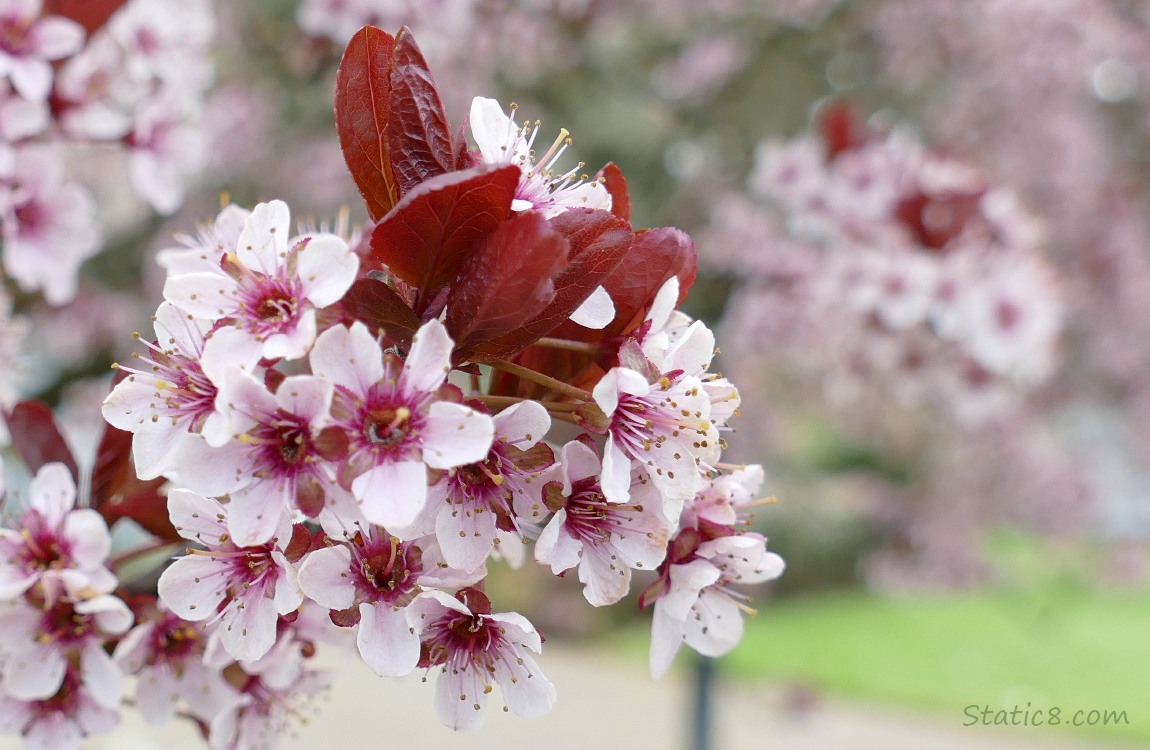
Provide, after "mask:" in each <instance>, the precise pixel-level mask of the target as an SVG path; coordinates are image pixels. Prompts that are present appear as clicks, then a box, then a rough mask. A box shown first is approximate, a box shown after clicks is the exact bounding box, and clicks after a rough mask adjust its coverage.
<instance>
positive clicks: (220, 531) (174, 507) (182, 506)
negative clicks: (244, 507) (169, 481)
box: [168, 489, 228, 547]
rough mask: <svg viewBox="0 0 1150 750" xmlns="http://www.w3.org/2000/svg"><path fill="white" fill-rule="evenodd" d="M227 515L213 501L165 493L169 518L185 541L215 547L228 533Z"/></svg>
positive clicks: (185, 493) (187, 493)
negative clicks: (166, 494)
mask: <svg viewBox="0 0 1150 750" xmlns="http://www.w3.org/2000/svg"><path fill="white" fill-rule="evenodd" d="M226 515H227V511H225V510H224V506H223V505H221V504H220V503H219V502H218V501H216V500H210V499H208V498H206V497H203V496H202V495H197V494H196V493H195V492H191V491H190V490H185V489H174V490H172V491H171V492H169V493H168V518H170V519H171V521H172V525H173V526H175V527H176V531H178V532H179V533H180V536H182V537H183V538H184V539H188V540H190V541H193V542H200V543H201V544H203V545H204V546H207V547H217V546H219V545H220V543H221V541H222V537H223V536H224V534H226V533H227V531H228V527H227V524H226V522H225V520H224V519H225V518H226Z"/></svg>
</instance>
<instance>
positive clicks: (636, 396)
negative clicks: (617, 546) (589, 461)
mask: <svg viewBox="0 0 1150 750" xmlns="http://www.w3.org/2000/svg"><path fill="white" fill-rule="evenodd" d="M594 396H595V403H596V404H597V405H598V406H599V408H600V409H601V410H602V411H603V413H604V414H605V415H607V417H608V419H609V420H610V426H609V428H608V433H607V444H606V446H605V448H604V449H603V479H602V488H603V494H604V495H605V496H606V497H607V499H608V500H611V501H612V502H626V501H627V500H628V499H629V497H630V487H631V462H632V461H635V462H637V463H638V464H640V465H641V466H643V467H644V468H645V469H646V470H647V472H648V473H649V474H650V477H651V481H652V482H653V483H654V485H655V486H656V487H657V488H658V489H659V491H660V492H661V493H663V496H664V498H665V499H666V502H667V503H668V505H669V506H676V505H679V504H681V503H682V502H683V501H684V500H686V499H687V498H690V497H692V496H693V495H694V494H695V492H697V491H698V489H699V488H700V487H701V486H702V477H701V475H700V469H699V466H698V464H699V463H700V462H702V461H704V460H710V459H713V458H715V457H717V456H718V453H719V450H720V443H719V435H718V431H717V430H716V428H715V425H714V424H712V423H711V421H710V414H711V402H710V399H709V398H708V396H707V393H706V392H705V391H704V390H703V383H702V381H701V380H699V378H697V377H694V376H679V375H678V374H677V373H671V374H670V375H668V374H664V375H663V376H662V377H661V378H659V379H658V380H657V381H656V382H655V383H649V382H647V378H645V377H643V375H641V374H639V373H638V372H636V371H634V370H631V369H628V368H625V367H615V368H612V369H611V370H610V371H609V372H608V373H607V374H606V375H605V376H603V378H602V380H600V381H599V383H598V384H597V385H596V386H595V390H594ZM677 512H678V511H677V509H676V510H674V511H671V512H670V515H672V516H673V515H676V514H677Z"/></svg>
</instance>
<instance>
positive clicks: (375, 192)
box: [335, 26, 399, 221]
mask: <svg viewBox="0 0 1150 750" xmlns="http://www.w3.org/2000/svg"><path fill="white" fill-rule="evenodd" d="M394 51H395V37H393V36H392V35H391V34H388V33H387V32H386V31H381V30H380V29H377V28H374V27H372V26H364V27H363V28H362V29H360V30H359V31H357V32H356V33H355V36H353V37H352V38H351V41H350V42H348V44H347V49H346V50H344V53H343V60H342V61H341V62H340V64H339V70H338V71H337V72H336V76H335V127H336V131H337V132H338V134H339V145H340V148H341V149H343V158H344V160H345V161H346V162H347V168H348V169H349V170H350V171H351V176H352V179H353V180H355V185H356V187H358V188H359V192H360V194H361V195H363V200H364V202H365V203H366V204H367V212H368V214H370V215H371V218H372V219H373V220H375V221H379V220H380V219H382V218H383V217H384V215H386V214H387V212H388V211H390V210H391V208H392V206H394V205H395V203H396V201H398V200H399V185H398V183H397V182H396V179H395V175H394V174H393V173H392V167H391V156H390V154H389V152H388V148H389V147H388V138H387V129H388V120H389V106H390V96H391V61H392V55H393V53H394Z"/></svg>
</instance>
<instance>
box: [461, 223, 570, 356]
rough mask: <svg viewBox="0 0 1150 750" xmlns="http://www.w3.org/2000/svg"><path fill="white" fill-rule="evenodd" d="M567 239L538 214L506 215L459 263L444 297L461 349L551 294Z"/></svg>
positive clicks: (514, 322) (528, 313)
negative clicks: (457, 271)
mask: <svg viewBox="0 0 1150 750" xmlns="http://www.w3.org/2000/svg"><path fill="white" fill-rule="evenodd" d="M568 248H569V243H568V242H567V240H566V238H564V237H563V235H562V234H560V233H559V232H557V231H555V230H554V229H553V228H552V227H551V225H550V224H549V223H548V221H547V219H545V218H544V217H543V215H542V214H540V213H536V212H534V211H532V212H529V213H524V214H519V215H517V216H514V217H512V218H511V219H508V220H507V221H505V222H503V223H502V224H500V225H499V227H498V228H497V229H496V230H495V231H494V232H492V233H491V235H490V236H489V237H488V238H487V240H486V241H485V242H484V243H483V245H482V246H481V247H480V248H479V250H478V251H477V252H476V253H474V254H473V255H471V256H470V257H469V258H468V259H467V260H466V261H465V262H464V264H463V267H462V269H461V270H460V273H459V278H458V280H457V281H456V282H455V283H454V284H453V285H452V288H451V295H450V297H449V298H448V302H447V319H446V321H445V323H446V325H447V332H448V333H449V334H451V338H452V339H453V340H454V341H455V344H456V348H457V351H460V352H463V353H464V356H462V357H461V359H465V358H466V356H465V354H466V353H467V352H469V351H470V349H471V348H472V347H474V346H475V345H476V344H478V343H481V342H483V341H488V340H490V339H493V338H496V337H498V336H502V335H504V334H506V333H508V332H510V331H513V330H515V329H516V328H519V327H520V326H521V325H523V324H524V323H526V322H527V321H528V320H531V319H532V318H534V317H535V316H536V315H538V314H539V313H540V312H542V311H543V309H544V308H545V307H547V305H549V304H551V302H552V301H553V300H554V299H555V285H554V282H553V279H554V278H555V276H556V274H558V273H559V272H560V271H561V270H562V269H563V268H564V266H566V264H567V255H568Z"/></svg>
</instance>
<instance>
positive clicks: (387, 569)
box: [299, 526, 486, 677]
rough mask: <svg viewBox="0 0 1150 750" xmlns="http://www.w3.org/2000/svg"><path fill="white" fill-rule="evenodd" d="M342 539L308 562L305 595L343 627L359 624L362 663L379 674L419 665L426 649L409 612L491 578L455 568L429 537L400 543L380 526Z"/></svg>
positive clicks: (302, 574)
mask: <svg viewBox="0 0 1150 750" xmlns="http://www.w3.org/2000/svg"><path fill="white" fill-rule="evenodd" d="M341 536H342V538H340V537H335V538H333V539H332V546H329V547H325V548H323V549H319V550H316V551H314V552H312V553H310V554H309V555H308V556H307V557H306V558H305V559H304V561H303V563H302V564H301V565H300V569H299V584H300V588H301V589H303V592H304V594H305V595H306V596H307V597H308V598H309V599H311V600H313V601H315V602H316V603H317V604H319V605H320V606H323V607H327V608H328V609H330V610H331V611H332V612H333V613H338V614H339V620H338V621H339V622H340V623H341V624H344V623H351V622H355V623H357V632H356V644H357V646H358V647H359V653H360V656H362V657H363V660H364V662H365V663H366V664H367V665H368V666H369V667H371V669H372V670H373V671H374V672H375V673H376V674H379V675H388V676H392V677H401V676H403V675H405V674H408V673H409V672H411V671H412V670H413V669H415V667H416V664H417V663H418V662H419V651H420V646H419V637H418V636H417V635H416V634H415V632H414V631H413V630H412V629H411V628H410V627H409V626H408V623H407V619H406V615H405V611H406V609H407V607H408V606H409V605H410V604H411V602H412V601H413V600H414V599H415V598H416V596H418V595H419V593H420V592H422V591H424V590H425V588H452V589H454V588H458V587H460V586H467V585H471V584H474V583H477V582H478V581H479V580H480V579H481V578H482V577H483V575H484V573H485V572H486V571H485V570H484V569H483V568H482V567H477V568H475V569H474V570H471V571H465V570H458V569H453V568H451V567H449V566H448V564H447V563H446V562H444V560H443V556H442V554H441V553H440V551H439V547H438V544H436V542H435V538H434V537H430V536H429V537H424V538H422V539H417V540H415V541H410V542H401V541H400V540H399V539H398V538H397V537H395V536H391V535H390V534H388V533H387V532H386V531H385V530H384V529H382V528H380V527H378V526H367V527H359V528H354V529H352V530H347V531H344V533H343V534H342V535H341ZM333 616H335V615H334V614H333Z"/></svg>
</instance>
